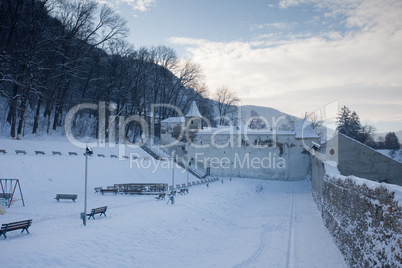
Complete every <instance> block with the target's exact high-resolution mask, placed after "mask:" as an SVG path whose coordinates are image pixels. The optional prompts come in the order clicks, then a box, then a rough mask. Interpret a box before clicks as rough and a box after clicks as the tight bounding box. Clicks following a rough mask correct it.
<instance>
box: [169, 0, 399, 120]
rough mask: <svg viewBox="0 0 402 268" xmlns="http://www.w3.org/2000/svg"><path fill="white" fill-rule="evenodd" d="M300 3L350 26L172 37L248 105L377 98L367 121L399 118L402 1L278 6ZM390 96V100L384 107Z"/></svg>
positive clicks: (211, 80) (287, 0)
mask: <svg viewBox="0 0 402 268" xmlns="http://www.w3.org/2000/svg"><path fill="white" fill-rule="evenodd" d="M305 3H312V4H314V5H315V7H316V8H317V9H322V10H324V11H323V12H326V14H327V16H328V17H330V16H336V17H337V18H342V21H341V23H343V24H344V25H345V26H346V27H347V29H348V30H347V31H346V32H337V31H332V32H326V33H319V34H317V35H313V34H311V33H308V34H303V35H300V36H298V35H288V36H280V35H274V34H270V35H268V36H259V38H257V39H254V40H251V41H248V42H237V41H233V42H227V43H224V42H211V41H208V40H200V39H190V38H179V37H175V38H171V39H170V42H172V43H174V44H180V45H184V46H187V51H188V52H189V54H190V55H191V58H192V59H193V60H194V61H195V62H197V63H199V64H200V65H201V66H202V68H203V70H204V72H205V74H206V77H207V82H208V85H209V86H210V88H211V90H215V89H216V88H218V87H220V86H222V85H227V86H229V87H230V88H232V89H234V90H236V91H237V93H238V96H239V97H240V98H242V99H243V101H244V102H245V103H247V104H259V105H266V106H271V107H275V108H279V109H283V110H284V111H288V112H292V113H294V114H295V115H299V114H298V113H295V110H296V109H297V110H301V109H303V108H301V106H300V105H301V104H304V105H305V106H308V104H310V106H311V105H315V104H318V103H317V102H318V99H320V100H321V101H322V102H323V103H321V105H324V104H325V103H326V102H327V103H328V102H331V101H333V100H334V98H336V99H340V101H341V102H342V100H344V102H345V103H348V104H349V105H350V106H351V109H356V110H357V112H359V111H358V109H357V108H354V107H353V104H356V105H359V107H363V106H364V105H363V104H362V102H364V103H365V104H366V106H365V107H376V108H378V107H379V105H381V107H382V108H381V109H377V110H376V111H377V112H376V115H375V113H374V112H373V111H371V110H370V109H365V111H366V112H367V113H366V115H367V117H369V118H367V119H369V120H372V121H378V120H380V118H384V117H386V116H389V115H392V116H390V117H395V116H397V117H398V118H394V119H395V120H401V119H402V115H401V114H400V113H395V112H393V111H392V109H395V108H396V107H401V106H402V76H401V73H402V46H401V44H402V18H401V17H402V16H400V14H402V2H401V1H400V0H384V1H377V0H364V1H357V0H356V1H344V0H332V1H318V0H282V1H281V2H280V7H282V8H287V7H291V6H297V5H301V4H305ZM364 88H371V89H373V88H375V90H377V91H378V92H379V93H378V92H375V91H374V90H367V91H365V90H364ZM385 88H386V89H387V90H385ZM395 88H397V90H394V89H395ZM382 89H384V91H383V92H382ZM337 91H338V92H337ZM352 92H354V93H353V94H351V93H352ZM296 93H297V94H296ZM337 93H339V94H337ZM381 93H384V94H383V95H382V94H381ZM386 94H393V95H391V96H387V95H386ZM362 95H367V96H364V98H362ZM293 96H294V97H293ZM379 96H383V97H381V98H379ZM331 98H332V99H331ZM275 99H276V100H280V102H276V101H275ZM313 100H317V101H315V102H313ZM388 100H392V101H393V102H394V104H393V105H388V106H387V105H386V102H387V101H388ZM380 101H381V103H380ZM274 102H275V104H276V105H272V103H274ZM318 105H319V104H318ZM398 105H399V106H398ZM293 107H294V109H293ZM304 109H307V108H304ZM310 109H311V107H310ZM362 109H363V108H362ZM304 112H305V110H303V111H302V112H301V113H302V114H303V113H304ZM388 119H389V118H388Z"/></svg>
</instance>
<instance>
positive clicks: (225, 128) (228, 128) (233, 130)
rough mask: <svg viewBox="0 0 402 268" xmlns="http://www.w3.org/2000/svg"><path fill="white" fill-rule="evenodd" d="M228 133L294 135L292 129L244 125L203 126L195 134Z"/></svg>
mask: <svg viewBox="0 0 402 268" xmlns="http://www.w3.org/2000/svg"><path fill="white" fill-rule="evenodd" d="M212 134H214V135H228V134H237V135H244V134H247V135H294V134H295V133H294V131H285V130H270V129H261V130H256V129H251V128H248V127H245V126H243V127H242V126H240V128H239V127H237V126H219V127H217V128H204V129H202V130H199V131H198V132H197V135H212Z"/></svg>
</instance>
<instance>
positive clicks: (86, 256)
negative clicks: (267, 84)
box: [0, 139, 346, 267]
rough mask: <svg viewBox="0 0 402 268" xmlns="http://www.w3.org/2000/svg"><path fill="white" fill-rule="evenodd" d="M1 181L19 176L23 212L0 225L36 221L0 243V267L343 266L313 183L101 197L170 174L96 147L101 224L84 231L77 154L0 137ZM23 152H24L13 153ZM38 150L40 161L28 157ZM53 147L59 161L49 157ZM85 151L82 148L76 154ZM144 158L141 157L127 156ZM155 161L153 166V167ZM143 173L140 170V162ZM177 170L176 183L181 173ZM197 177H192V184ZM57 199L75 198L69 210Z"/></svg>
mask: <svg viewBox="0 0 402 268" xmlns="http://www.w3.org/2000/svg"><path fill="white" fill-rule="evenodd" d="M0 149H6V150H7V151H8V153H7V154H6V155H0V177H1V178H18V179H20V182H21V188H22V191H23V195H24V200H25V204H26V206H25V207H23V206H22V204H21V202H16V203H15V204H14V205H13V206H12V207H11V208H6V210H7V213H6V214H5V215H0V223H7V222H12V221H18V220H24V219H30V218H32V219H33V223H32V227H31V228H30V229H29V231H30V234H29V235H27V234H25V233H23V234H20V233H19V232H18V231H14V232H10V233H9V234H8V235H7V239H6V240H5V239H4V238H0V240H1V241H0V243H1V245H2V246H1V250H0V258H1V267H104V266H109V267H119V266H120V267H160V266H166V265H168V266H174V267H346V266H345V263H344V261H343V258H342V256H341V254H340V252H339V251H338V249H337V248H336V246H335V245H334V243H333V240H332V238H331V236H330V234H329V233H328V231H327V229H326V228H325V227H324V225H323V222H322V219H321V217H320V214H319V212H318V210H317V207H316V204H315V203H314V201H313V198H312V195H311V190H310V187H311V186H310V182H309V181H307V180H304V181H300V182H277V181H261V180H251V179H240V178H233V179H232V180H231V181H229V180H228V179H225V181H224V182H223V183H221V182H220V181H218V182H214V183H211V184H210V187H206V186H205V185H203V186H196V187H192V188H190V191H189V194H188V195H185V196H177V198H176V203H175V204H174V205H171V204H169V205H167V202H166V201H155V198H154V196H137V195H111V194H110V195H108V194H105V195H101V194H99V193H98V194H96V193H95V192H94V191H93V187H97V186H103V187H106V186H107V185H113V184H114V183H124V182H166V183H169V184H170V183H171V178H172V169H171V168H162V167H161V163H159V164H155V165H159V168H158V169H157V170H156V171H153V170H154V168H153V167H152V168H144V167H143V166H140V168H138V166H136V165H132V168H130V163H129V160H124V161H123V160H117V159H114V158H113V159H112V158H110V157H105V158H99V157H97V156H96V154H98V153H102V154H105V155H106V156H108V155H110V154H112V153H116V152H117V149H109V148H103V149H101V148H94V152H95V156H93V157H92V159H91V160H90V161H89V171H88V189H89V191H88V208H89V209H91V208H95V207H98V206H104V205H107V206H108V211H107V212H106V214H107V217H103V216H102V217H99V215H97V216H96V217H95V218H96V219H95V220H89V221H88V223H87V226H86V227H85V226H84V225H83V224H82V220H81V219H80V218H79V214H80V213H81V212H82V211H83V206H84V156H83V155H82V152H81V153H80V154H79V155H78V156H68V154H67V152H68V151H77V152H79V149H77V148H75V147H74V146H72V145H71V144H69V143H67V142H64V141H53V142H44V141H14V140H5V139H3V140H0ZM15 149H22V150H26V151H27V155H25V156H23V155H16V154H15V152H14V150H15ZM34 150H43V151H45V152H46V155H44V156H43V155H35V153H34ZM52 150H55V151H56V150H57V151H61V152H62V153H63V155H61V156H58V155H56V156H53V155H52V154H51V151H52ZM80 150H81V151H82V149H80ZM129 152H132V153H137V154H138V155H140V156H141V157H142V158H141V159H142V160H143V161H144V162H143V164H144V163H145V161H151V160H144V159H143V157H144V156H145V157H147V154H146V153H145V152H144V151H142V150H141V149H129ZM158 162H159V161H158ZM144 166H145V164H144ZM182 171H183V170H182V169H180V168H176V169H175V173H174V174H175V184H176V183H180V184H181V183H185V181H186V173H185V172H182ZM195 180H197V179H196V178H195V177H193V176H191V175H190V181H195ZM57 193H74V194H78V199H77V202H76V203H73V202H71V201H67V200H66V201H61V202H57V201H56V200H54V197H55V195H56V194H57Z"/></svg>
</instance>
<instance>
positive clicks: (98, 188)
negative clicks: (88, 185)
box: [94, 187, 102, 193]
mask: <svg viewBox="0 0 402 268" xmlns="http://www.w3.org/2000/svg"><path fill="white" fill-rule="evenodd" d="M94 189H95V193H99V192H100V190H102V187H95V188H94Z"/></svg>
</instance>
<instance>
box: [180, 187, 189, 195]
mask: <svg viewBox="0 0 402 268" xmlns="http://www.w3.org/2000/svg"><path fill="white" fill-rule="evenodd" d="M186 193H188V190H187V189H186V188H181V189H180V191H179V194H180V195H185V194H186Z"/></svg>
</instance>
